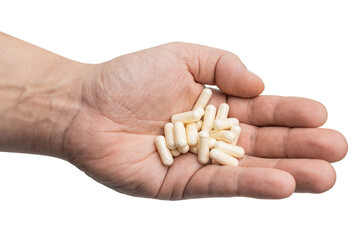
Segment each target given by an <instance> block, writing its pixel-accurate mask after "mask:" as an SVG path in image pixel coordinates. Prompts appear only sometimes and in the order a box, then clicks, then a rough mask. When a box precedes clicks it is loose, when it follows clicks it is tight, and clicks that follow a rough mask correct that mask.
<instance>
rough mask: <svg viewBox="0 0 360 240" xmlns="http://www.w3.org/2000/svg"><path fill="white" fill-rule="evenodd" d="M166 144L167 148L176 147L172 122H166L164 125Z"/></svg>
mask: <svg viewBox="0 0 360 240" xmlns="http://www.w3.org/2000/svg"><path fill="white" fill-rule="evenodd" d="M164 133H165V141H166V146H167V147H168V148H169V149H176V145H175V138H174V124H172V123H166V124H165V126H164Z"/></svg>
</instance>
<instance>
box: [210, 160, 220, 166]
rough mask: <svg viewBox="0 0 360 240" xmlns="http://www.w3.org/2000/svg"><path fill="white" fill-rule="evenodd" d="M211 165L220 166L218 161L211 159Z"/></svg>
mask: <svg viewBox="0 0 360 240" xmlns="http://www.w3.org/2000/svg"><path fill="white" fill-rule="evenodd" d="M211 164H214V165H220V164H219V163H218V162H217V161H215V160H214V159H211Z"/></svg>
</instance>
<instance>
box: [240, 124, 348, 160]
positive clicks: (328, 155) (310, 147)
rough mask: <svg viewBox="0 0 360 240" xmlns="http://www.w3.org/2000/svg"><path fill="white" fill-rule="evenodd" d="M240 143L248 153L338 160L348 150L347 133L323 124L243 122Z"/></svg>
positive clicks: (262, 155) (259, 155)
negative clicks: (299, 125) (288, 125)
mask: <svg viewBox="0 0 360 240" xmlns="http://www.w3.org/2000/svg"><path fill="white" fill-rule="evenodd" d="M241 127H242V132H241V136H240V139H239V142H238V144H239V145H240V146H243V147H244V148H245V152H246V154H247V155H252V156H257V157H267V158H315V159H324V160H326V161H329V162H335V161H339V160H341V159H343V158H344V157H345V155H346V153H347V148H348V146H347V142H346V139H345V138H344V136H343V135H342V134H341V133H339V132H337V131H335V130H331V129H321V128H286V127H262V128H257V127H254V126H251V125H247V124H241Z"/></svg>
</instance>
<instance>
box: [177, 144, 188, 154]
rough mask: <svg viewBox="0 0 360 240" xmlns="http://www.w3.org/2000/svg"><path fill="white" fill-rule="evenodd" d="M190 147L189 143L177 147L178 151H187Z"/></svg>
mask: <svg viewBox="0 0 360 240" xmlns="http://www.w3.org/2000/svg"><path fill="white" fill-rule="evenodd" d="M189 149H190V147H189V145H187V144H186V146H185V147H183V148H181V147H178V151H179V152H181V153H187V152H188V151H189Z"/></svg>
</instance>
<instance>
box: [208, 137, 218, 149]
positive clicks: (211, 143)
mask: <svg viewBox="0 0 360 240" xmlns="http://www.w3.org/2000/svg"><path fill="white" fill-rule="evenodd" d="M216 142H217V140H216V139H215V138H213V137H209V148H210V149H213V148H214V147H215V145H216Z"/></svg>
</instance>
